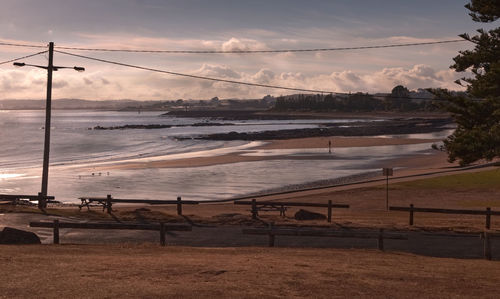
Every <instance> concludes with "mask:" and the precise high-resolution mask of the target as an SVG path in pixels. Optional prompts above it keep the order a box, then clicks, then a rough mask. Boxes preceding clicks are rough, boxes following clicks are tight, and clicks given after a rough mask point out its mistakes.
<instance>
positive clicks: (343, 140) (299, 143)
mask: <svg viewBox="0 0 500 299" xmlns="http://www.w3.org/2000/svg"><path fill="white" fill-rule="evenodd" d="M439 141H440V140H439V139H414V138H413V139H412V138H381V137H312V138H296V139H286V140H273V141H270V142H266V143H265V144H264V145H261V146H257V147H255V148H253V149H250V150H245V151H240V152H237V153H231V154H223V155H214V156H210V157H193V158H184V159H175V160H160V161H150V162H125V163H118V164H112V165H106V166H98V167H95V168H92V169H93V170H98V171H106V170H111V169H143V168H182V167H201V166H211V165H218V164H229V163H238V162H251V161H263V160H282V159H315V160H319V159H329V158H331V157H329V156H325V155H319V154H318V155H316V156H314V155H313V156H307V157H300V156H288V155H273V156H249V155H245V154H246V153H248V152H251V151H252V150H288V149H308V148H309V149H318V148H319V149H320V148H324V149H325V153H328V151H329V142H331V151H332V152H335V148H346V147H368V146H386V145H407V144H420V143H432V142H439ZM438 153H439V152H437V151H436V154H438Z"/></svg>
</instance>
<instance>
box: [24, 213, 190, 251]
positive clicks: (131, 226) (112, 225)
mask: <svg viewBox="0 0 500 299" xmlns="http://www.w3.org/2000/svg"><path fill="white" fill-rule="evenodd" d="M30 227H44V228H52V229H53V237H54V244H59V229H61V228H76V229H128V230H157V231H160V244H161V245H162V246H165V244H166V243H165V232H166V231H191V230H192V227H191V225H187V224H174V223H168V224H166V223H163V222H160V223H157V224H142V223H117V222H108V223H106V222H59V220H57V219H56V220H54V221H53V222H43V221H35V222H30Z"/></svg>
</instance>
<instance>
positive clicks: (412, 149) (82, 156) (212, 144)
mask: <svg viewBox="0 0 500 299" xmlns="http://www.w3.org/2000/svg"><path fill="white" fill-rule="evenodd" d="M359 120H363V119H356V120H350V121H359ZM44 122H45V112H44V111H40V110H33V111H30V110H28V111H27V110H5V111H1V110H0V193H2V194H37V193H38V192H39V191H40V186H41V172H42V169H41V165H42V157H43V139H44V129H43V126H44ZM201 122H216V123H218V124H221V123H228V124H231V125H227V126H220V125H213V126H210V125H204V126H198V125H195V126H193V125H194V124H199V123H201ZM328 122H346V120H341V119H331V120H324V119H321V120H314V119H309V120H308V119H300V120H247V121H223V120H215V121H214V120H207V119H192V118H176V117H172V116H162V115H161V112H141V113H138V112H117V111H81V110H55V111H53V112H52V125H51V151H50V170H49V186H48V193H49V195H54V196H55V197H56V200H59V201H62V202H65V203H77V202H79V200H78V197H83V196H106V194H112V195H113V197H115V198H144V199H163V200H164V199H175V198H176V197H177V196H181V197H182V198H183V199H187V200H220V199H228V198H231V197H236V196H242V195H245V194H249V193H254V192H259V191H262V190H270V189H274V190H275V189H276V188H285V187H286V186H290V185H297V184H304V183H308V182H313V181H320V180H328V179H335V178H339V177H344V176H349V175H354V174H360V173H365V172H370V171H376V170H377V169H379V167H380V165H381V163H383V161H384V160H387V159H392V158H396V157H404V156H412V155H426V154H429V153H430V151H431V150H430V144H426V143H424V144H415V145H400V146H378V147H357V148H335V149H334V152H333V153H332V154H329V153H328V149H327V148H326V147H325V149H300V150H297V149H294V150H257V149H255V147H256V146H258V145H260V144H262V142H247V141H207V140H199V139H195V138H194V137H196V136H198V135H202V134H212V133H223V132H231V131H236V132H256V131H265V130H283V129H300V128H315V127H318V126H319V125H320V124H322V123H328ZM151 124H160V125H171V126H172V127H171V128H163V129H127V130H93V129H92V128H94V127H95V126H102V127H112V126H123V125H151ZM448 133H449V132H447V131H443V132H436V133H433V134H414V135H405V136H404V137H415V138H443V137H445V136H446V135H447V134H448ZM175 137H183V138H182V140H178V139H176V138H175ZM225 153H240V154H244V155H254V156H255V155H257V156H279V157H280V158H279V159H271V160H264V161H253V162H240V163H231V164H222V165H213V166H203V167H183V168H153V169H130V170H121V169H114V170H109V171H102V170H98V169H102V168H101V167H102V166H103V165H113V164H116V163H121V162H124V161H154V160H168V159H179V158H189V157H209V156H217V155H221V154H225ZM330 155H333V156H334V159H331V157H328V156H330ZM298 156H300V159H297V157H298ZM322 156H324V157H328V159H326V158H322ZM287 157H289V158H287ZM94 168H95V169H96V170H93V169H94Z"/></svg>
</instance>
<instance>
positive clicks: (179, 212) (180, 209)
mask: <svg viewBox="0 0 500 299" xmlns="http://www.w3.org/2000/svg"><path fill="white" fill-rule="evenodd" d="M181 200H182V199H181V197H180V196H177V215H182V202H181Z"/></svg>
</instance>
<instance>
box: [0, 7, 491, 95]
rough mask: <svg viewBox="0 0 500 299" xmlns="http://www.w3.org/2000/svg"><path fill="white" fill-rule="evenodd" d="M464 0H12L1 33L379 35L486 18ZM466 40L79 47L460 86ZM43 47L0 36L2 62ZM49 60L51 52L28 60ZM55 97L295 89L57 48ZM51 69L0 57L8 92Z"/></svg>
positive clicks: (189, 41) (91, 43)
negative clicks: (458, 60)
mask: <svg viewBox="0 0 500 299" xmlns="http://www.w3.org/2000/svg"><path fill="white" fill-rule="evenodd" d="M467 2H468V1H462V0H440V1H435V0H433V1H430V0H420V1H401V0H380V1H371V0H350V1H347V0H338V1H325V0H322V1H320V0H310V1H302V0H266V1H264V0H253V1H222V0H210V1H206V0H204V1H202V0H86V1H78V0H45V1H38V0H4V1H2V9H1V10H0V42H14V43H23V44H24V43H29V44H37V45H46V44H47V43H48V42H49V41H53V42H54V43H55V44H56V47H57V46H75V47H85V48H112V49H153V50H266V49H307V48H333V47H351V46H371V45H383V44H399V43H413V42H430V41H439V40H450V39H457V38H458V37H457V35H458V34H461V33H464V32H468V33H473V32H474V30H476V29H477V28H480V27H485V26H484V24H477V23H474V22H472V21H471V20H470V17H469V16H468V14H467V13H468V11H467V10H466V9H465V8H464V7H463V6H464V4H466V3H467ZM470 47H471V45H470V44H469V43H467V42H462V43H452V44H444V45H430V46H419V47H405V48H391V49H372V50H352V51H342V52H340V51H336V52H317V53H277V54H269V53H266V54H252V55H249V54H200V55H195V54H145V53H114V52H113V53H109V52H82V51H74V50H73V51H70V50H68V51H69V52H72V53H77V54H82V55H87V56H91V57H95V58H102V59H108V60H113V61H119V62H124V63H129V64H136V65H141V66H145V67H151V68H156V69H161V70H168V71H173V72H179V73H187V74H193V75H199V76H210V77H216V78H223V79H229V80H237V81H246V82H253V83H261V84H270V85H280V86H289V87H295V88H307V89H320V90H330V91H338V92H356V91H363V92H390V90H391V89H392V88H393V87H394V86H395V85H398V84H402V85H405V86H407V87H408V88H410V89H416V88H427V87H444V88H451V89H458V87H459V86H458V85H456V84H454V83H453V81H454V80H455V79H457V78H459V77H461V76H462V75H461V74H456V73H455V72H454V71H453V70H450V69H449V66H450V65H451V64H452V63H453V60H452V58H453V57H454V56H456V55H457V54H458V51H459V50H464V49H467V48H470ZM38 51H39V49H29V48H28V49H25V48H18V47H8V46H0V62H1V61H5V60H9V59H13V58H17V57H21V56H25V55H28V54H32V53H35V52H38ZM23 62H26V63H31V64H46V63H47V58H46V56H43V55H42V56H37V57H33V58H29V59H26V60H23ZM54 63H55V65H62V66H74V65H77V66H83V67H85V68H86V72H84V73H78V72H75V71H72V70H61V71H58V72H56V73H54V90H53V97H54V98H83V99H125V98H126V99H138V100H170V99H178V98H183V99H209V98H211V97H214V96H218V97H220V98H228V97H234V98H250V97H256V98H258V97H262V96H264V95H266V94H271V95H276V96H277V95H280V94H288V93H290V92H287V91H283V90H273V89H268V88H257V87H249V86H240V85H232V84H228V83H220V82H210V81H200V80H195V79H189V78H182V77H174V76H171V75H167V74H160V73H152V72H147V71H143V70H136V69H129V68H124V67H121V66H115V65H109V64H103V63H99V62H95V61H90V60H85V59H81V58H76V57H69V56H65V55H63V54H60V53H56V54H55V57H54ZM45 80H46V72H45V71H44V70H42V69H36V68H29V67H24V68H15V67H13V66H12V64H11V63H9V64H4V65H1V66H0V99H42V98H44V96H45V82H46V81H45Z"/></svg>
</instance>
